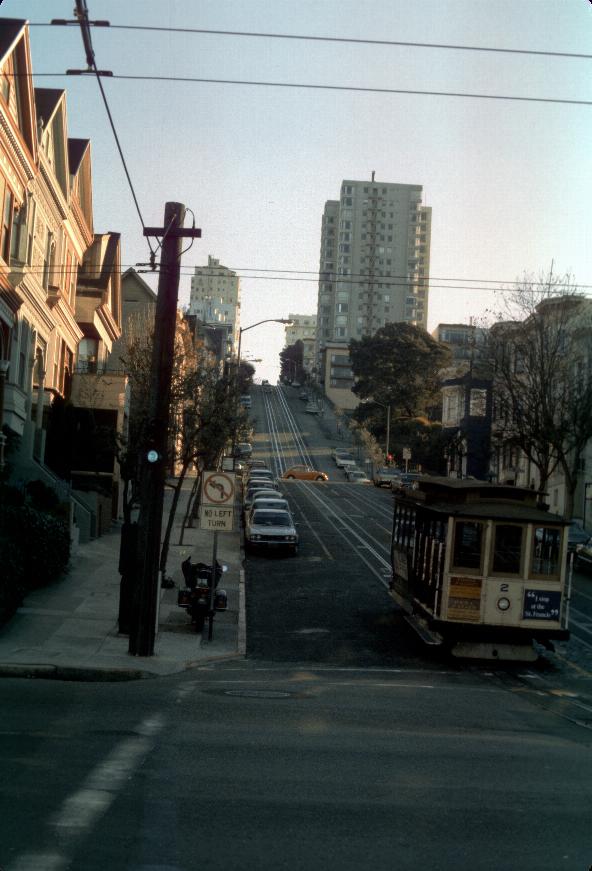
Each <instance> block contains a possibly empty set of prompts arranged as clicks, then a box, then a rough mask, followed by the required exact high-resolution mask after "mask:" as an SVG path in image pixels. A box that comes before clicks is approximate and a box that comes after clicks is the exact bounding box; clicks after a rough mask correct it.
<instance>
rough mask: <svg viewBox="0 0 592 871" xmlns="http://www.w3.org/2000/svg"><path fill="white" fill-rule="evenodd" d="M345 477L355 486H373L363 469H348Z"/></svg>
mask: <svg viewBox="0 0 592 871" xmlns="http://www.w3.org/2000/svg"><path fill="white" fill-rule="evenodd" d="M345 477H346V478H347V480H348V481H351V482H352V483H353V484H371V483H372V481H371V480H370V478H369V477H368V475H367V474H366V473H365V472H362V470H361V469H346V470H345Z"/></svg>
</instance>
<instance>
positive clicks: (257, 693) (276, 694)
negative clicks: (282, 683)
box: [224, 690, 292, 699]
mask: <svg viewBox="0 0 592 871" xmlns="http://www.w3.org/2000/svg"><path fill="white" fill-rule="evenodd" d="M224 695H225V696H240V697H241V698H246V699H287V698H289V697H290V696H291V695H292V693H285V692H280V691H279V690H224Z"/></svg>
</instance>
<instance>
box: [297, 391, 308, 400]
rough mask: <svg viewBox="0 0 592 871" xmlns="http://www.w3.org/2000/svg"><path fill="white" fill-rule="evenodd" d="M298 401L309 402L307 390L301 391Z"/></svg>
mask: <svg viewBox="0 0 592 871" xmlns="http://www.w3.org/2000/svg"><path fill="white" fill-rule="evenodd" d="M298 399H304V400H305V401H308V393H307V392H306V390H301V391H300V393H299V394H298Z"/></svg>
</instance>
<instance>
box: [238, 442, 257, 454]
mask: <svg viewBox="0 0 592 871" xmlns="http://www.w3.org/2000/svg"><path fill="white" fill-rule="evenodd" d="M252 452H253V445H252V444H251V443H250V442H239V443H238V444H237V446H236V454H237V456H239V457H250V456H251V453H252Z"/></svg>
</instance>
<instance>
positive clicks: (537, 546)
mask: <svg viewBox="0 0 592 871" xmlns="http://www.w3.org/2000/svg"><path fill="white" fill-rule="evenodd" d="M560 540H561V533H560V531H559V530H558V529H549V527H548V526H537V527H535V529H534V535H533V543H532V569H531V574H533V575H557V574H559V543H560Z"/></svg>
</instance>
